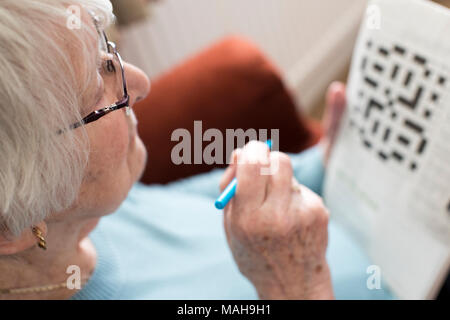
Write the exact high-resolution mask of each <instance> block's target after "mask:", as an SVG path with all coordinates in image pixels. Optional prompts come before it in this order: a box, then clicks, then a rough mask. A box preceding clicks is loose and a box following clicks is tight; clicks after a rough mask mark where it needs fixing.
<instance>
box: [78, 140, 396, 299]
mask: <svg viewBox="0 0 450 320" xmlns="http://www.w3.org/2000/svg"><path fill="white" fill-rule="evenodd" d="M291 159H292V162H293V166H294V172H295V176H296V177H297V179H298V181H300V182H301V183H302V184H304V185H306V186H308V187H309V188H310V189H312V190H313V191H315V192H316V193H319V194H320V193H321V188H322V181H323V175H324V170H323V166H322V161H321V159H322V154H321V151H320V150H319V148H318V147H315V148H312V149H309V150H307V151H305V152H303V153H301V154H297V155H292V156H291ZM222 173H223V170H215V171H213V172H211V173H207V174H203V175H199V176H196V177H193V178H189V179H185V180H181V181H178V182H175V183H172V184H169V185H166V186H161V185H153V186H146V185H143V184H136V185H135V186H134V187H133V189H132V190H131V191H130V193H129V196H128V198H127V199H126V201H125V202H124V203H123V204H122V206H121V207H120V209H119V210H118V211H117V212H116V213H114V214H113V215H110V216H107V217H104V218H102V219H101V221H100V223H99V225H98V226H97V228H96V229H95V230H94V231H93V232H92V234H91V235H90V237H91V239H92V241H93V243H94V245H95V247H96V249H97V253H98V261H97V266H96V269H95V271H94V274H93V275H92V277H91V279H90V280H89V281H88V283H87V284H86V286H85V287H84V288H83V289H82V290H81V291H80V292H78V293H77V294H76V295H74V296H73V297H72V298H73V299H257V294H256V291H255V289H254V288H253V286H252V285H251V283H250V282H249V281H248V280H247V279H246V278H245V277H244V276H242V275H241V274H240V272H239V270H238V268H237V266H236V264H235V263H234V261H233V258H232V255H231V252H230V250H229V248H228V246H227V242H226V238H225V233H224V229H223V218H222V212H221V211H218V210H217V209H215V208H214V200H215V198H216V197H217V196H218V194H219V190H218V184H219V179H220V177H221V175H222ZM327 258H328V262H329V264H330V268H331V273H332V279H333V286H334V292H335V296H336V298H337V299H390V298H391V294H390V293H389V290H387V287H386V285H385V284H383V285H382V289H381V290H369V289H368V288H367V285H366V282H367V278H368V277H369V274H367V273H366V269H367V267H368V266H369V265H371V263H370V261H369V260H368V258H367V257H366V256H365V254H364V252H363V251H362V250H361V249H360V248H359V247H358V244H357V243H355V242H354V241H353V240H352V238H351V237H350V236H349V235H348V234H347V233H346V232H345V231H344V230H343V229H342V228H341V227H340V226H339V225H338V224H337V223H336V222H335V221H333V220H331V222H330V226H329V247H328V251H327Z"/></svg>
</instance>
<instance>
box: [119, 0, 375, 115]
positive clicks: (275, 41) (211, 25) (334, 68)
mask: <svg viewBox="0 0 450 320" xmlns="http://www.w3.org/2000/svg"><path fill="white" fill-rule="evenodd" d="M365 5H366V0H162V1H160V2H158V3H156V5H154V8H153V15H152V18H151V19H150V20H149V21H148V22H145V23H141V24H139V25H134V26H131V27H129V28H127V29H125V30H123V37H122V39H121V51H122V54H123V56H124V57H125V58H126V59H127V60H129V61H130V62H132V63H135V64H137V65H138V66H140V67H141V68H143V69H144V70H145V71H146V72H147V74H149V75H150V76H151V77H155V76H157V75H158V74H160V73H162V72H164V71H166V70H168V69H169V68H171V67H172V66H173V65H174V64H176V63H179V62H181V61H182V60H183V59H185V58H186V57H188V56H189V55H192V54H194V53H195V52H197V51H199V50H201V49H202V48H204V47H205V46H207V45H209V44H211V43H212V42H214V41H215V40H217V39H218V38H220V37H222V36H225V35H227V34H230V33H233V34H241V35H244V36H246V37H248V38H249V39H251V40H252V41H253V42H254V43H256V44H257V45H258V46H259V47H260V48H261V49H262V50H263V51H264V52H265V53H266V55H268V56H269V57H270V58H271V59H272V60H273V61H274V62H275V63H276V64H277V65H278V66H279V67H280V69H281V70H282V72H283V76H284V77H285V80H286V82H287V84H288V85H289V87H290V88H291V89H292V90H293V92H294V94H295V97H296V98H297V99H298V100H299V102H301V103H302V104H303V105H304V106H306V107H309V106H311V105H312V104H313V103H315V101H316V100H317V99H318V97H319V95H321V94H322V93H323V90H324V89H325V88H326V86H327V85H328V83H329V82H330V81H331V80H332V79H333V78H335V77H336V76H337V75H338V74H339V73H340V72H342V70H343V68H344V67H345V66H346V64H347V63H348V61H349V59H350V55H351V51H352V46H353V42H354V39H355V36H356V32H357V29H358V24H359V21H360V19H361V17H362V15H363V13H364V7H365Z"/></svg>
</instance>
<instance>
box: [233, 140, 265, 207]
mask: <svg viewBox="0 0 450 320" xmlns="http://www.w3.org/2000/svg"><path fill="white" fill-rule="evenodd" d="M269 154H270V150H269V147H268V146H267V145H266V144H265V143H263V142H258V141H250V142H249V143H248V144H247V145H246V146H245V147H244V148H243V149H242V152H241V153H240V155H239V157H238V159H237V160H238V161H237V167H236V178H237V180H238V183H237V188H236V196H235V198H234V199H233V206H234V207H235V208H236V211H243V212H248V211H252V210H254V209H257V208H259V207H260V206H261V205H262V204H263V202H264V200H265V197H266V190H267V186H268V183H269V179H270V176H268V175H263V174H261V171H262V168H265V167H268V166H269V163H270V162H269V161H270V159H269Z"/></svg>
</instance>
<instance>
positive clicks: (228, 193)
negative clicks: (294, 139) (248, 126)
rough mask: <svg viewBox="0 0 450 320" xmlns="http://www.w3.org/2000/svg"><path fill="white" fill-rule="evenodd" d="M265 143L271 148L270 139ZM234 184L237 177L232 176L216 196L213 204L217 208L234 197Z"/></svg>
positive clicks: (222, 206) (220, 208) (235, 184)
mask: <svg viewBox="0 0 450 320" xmlns="http://www.w3.org/2000/svg"><path fill="white" fill-rule="evenodd" d="M266 144H267V145H268V146H269V149H272V141H271V140H267V141H266ZM236 186H237V179H236V178H234V179H233V180H231V182H230V184H229V185H228V186H227V187H226V188H225V190H223V192H222V193H221V194H220V196H219V197H218V198H217V200H216V202H215V203H214V205H215V206H216V208H217V209H219V210H222V209H223V208H225V206H226V205H227V204H228V202H230V200H231V198H233V197H234V194H235V193H236Z"/></svg>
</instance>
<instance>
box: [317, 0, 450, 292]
mask: <svg viewBox="0 0 450 320" xmlns="http://www.w3.org/2000/svg"><path fill="white" fill-rule="evenodd" d="M347 100H348V101H347V110H346V112H345V114H344V117H343V121H342V122H341V127H340V131H339V134H338V137H337V139H336V143H335V147H334V149H333V152H332V155H331V158H330V162H329V166H328V169H327V175H326V179H325V190H324V198H325V202H326V204H327V206H328V207H329V209H330V212H331V216H332V217H333V218H334V219H336V220H338V221H341V222H342V223H343V224H344V225H345V226H346V227H347V229H348V230H349V231H350V232H352V233H353V234H354V236H355V239H357V241H359V242H360V243H361V244H362V246H363V247H364V249H365V250H366V252H367V253H368V254H369V256H370V258H371V261H372V262H373V264H374V265H377V266H378V267H379V268H380V271H381V277H382V280H383V281H384V282H386V283H387V284H388V285H389V287H390V289H391V290H392V291H393V293H394V294H395V295H396V296H397V297H398V298H400V299H431V298H434V297H435V296H436V295H437V293H438V290H439V289H440V287H441V285H442V282H443V281H444V280H445V277H446V276H447V273H448V271H449V267H450V10H449V9H447V8H445V7H442V6H440V5H437V4H434V3H432V2H430V1H426V0H374V1H371V2H369V6H368V8H367V12H366V16H365V18H364V21H363V22H362V25H361V30H360V33H359V36H358V40H357V44H356V47H355V50H354V54H353V59H352V66H351V72H350V76H349V82H348V87H347Z"/></svg>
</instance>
